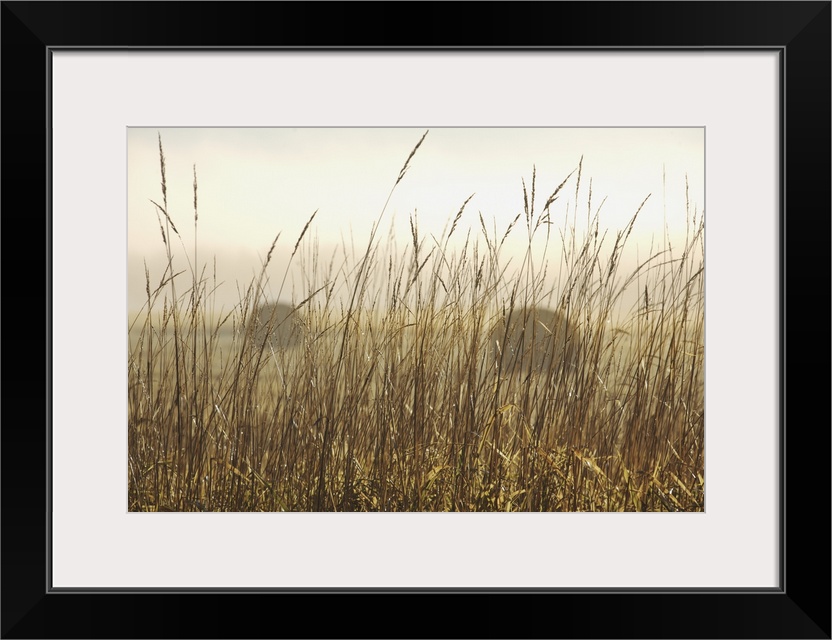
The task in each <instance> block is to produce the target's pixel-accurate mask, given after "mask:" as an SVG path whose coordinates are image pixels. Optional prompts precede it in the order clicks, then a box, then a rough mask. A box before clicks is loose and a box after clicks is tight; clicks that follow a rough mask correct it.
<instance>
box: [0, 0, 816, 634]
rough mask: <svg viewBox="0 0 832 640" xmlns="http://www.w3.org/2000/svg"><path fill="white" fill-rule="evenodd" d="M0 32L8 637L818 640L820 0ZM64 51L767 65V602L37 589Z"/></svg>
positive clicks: (138, 16) (355, 10)
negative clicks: (772, 484) (423, 53)
mask: <svg viewBox="0 0 832 640" xmlns="http://www.w3.org/2000/svg"><path fill="white" fill-rule="evenodd" d="M0 16H1V18H0V19H1V20H2V32H1V33H0V42H1V43H2V54H3V55H2V90H3V93H2V95H3V109H2V125H3V127H2V133H3V135H2V169H3V187H4V188H3V189H2V211H3V226H4V231H5V233H3V234H2V238H3V249H4V251H3V254H2V260H3V267H4V269H3V276H2V289H0V291H2V297H3V303H5V304H4V306H5V309H6V313H5V314H4V315H3V318H2V320H3V322H2V337H3V347H4V354H3V356H4V357H3V359H2V379H3V382H4V384H3V400H4V402H3V403H2V419H3V422H2V427H3V428H2V433H0V437H1V438H2V440H1V441H0V442H1V444H2V449H0V454H2V467H1V469H2V487H1V489H2V500H0V509H2V541H1V543H0V544H1V545H2V546H0V552H2V561H1V562H0V574H2V611H0V614H2V623H1V625H2V628H0V633H2V637H4V638H34V637H39V638H58V637H60V638H75V637H83V638H99V637H111V638H115V637H147V638H153V637H202V638H209V637H220V638H234V637H261V636H266V637H268V636H288V637H351V636H354V635H358V636H362V637H379V636H384V637H397V636H401V637H417V636H421V637H437V636H448V637H454V636H461V637H462V636H464V637H494V636H499V637H573V638H591V637H606V638H630V637H640V638H653V637H661V638H717V637H718V638H745V637H749V638H752V637H753V638H829V637H830V633H831V632H832V624H830V554H829V551H830V548H829V547H830V545H829V542H830V512H829V505H830V482H829V481H830V457H829V451H830V429H829V427H830V412H829V401H828V398H829V396H828V392H829V389H830V380H829V370H830V367H829V360H828V358H829V354H830V349H829V333H830V332H829V326H830V315H829V310H830V298H829V294H830V269H829V265H830V77H832V74H831V73H830V2H828V1H824V2H644V3H642V2H563V3H555V2H553V3H502V2H494V3H390V4H375V3H366V4H365V3H352V2H349V3H347V2H344V3H267V2H251V3H248V2H234V3H225V2H210V3H191V2H181V3H180V2H164V3H154V2H148V3H144V2H94V3H85V2H3V3H2V14H0ZM380 25H384V26H383V27H381V26H380ZM62 47H73V48H86V49H104V50H106V49H108V48H119V49H123V48H126V47H151V48H154V47H155V48H183V49H191V50H199V49H210V48H215V47H230V48H248V47H255V48H257V47H280V48H336V49H337V48H356V47H357V48H367V49H386V48H402V47H403V48H412V49H422V48H430V47H433V48H463V49H470V50H486V49H492V48H535V47H539V48H544V49H545V48H580V49H587V48H588V49H593V48H604V49H613V50H615V49H620V50H633V49H642V50H646V51H650V50H665V49H671V48H673V49H675V48H683V49H695V50H729V49H730V50H743V49H749V50H750V49H768V50H773V51H778V52H779V55H780V62H781V78H782V79H783V80H784V82H783V86H782V93H781V96H780V107H781V131H780V141H781V149H782V162H781V175H780V179H781V187H782V188H781V194H782V195H781V203H780V204H781V216H780V234H781V239H782V240H781V244H780V257H781V261H780V265H779V270H778V271H779V276H780V285H781V291H782V292H783V293H782V296H781V300H782V306H781V309H780V320H781V325H780V326H781V332H782V340H781V345H780V362H781V363H782V375H781V381H780V394H781V403H780V406H781V416H780V418H781V420H780V423H781V441H780V443H781V452H783V455H782V458H781V474H780V475H781V487H780V489H781V496H782V500H781V505H782V509H781V520H780V523H779V525H780V532H781V540H782V553H781V559H780V569H781V570H780V575H781V582H780V588H779V589H775V590H746V589H743V590H735V591H734V590H719V591H716V590H697V589H689V590H681V591H680V590H675V591H674V592H672V593H671V592H662V591H645V590H638V591H628V590H591V589H585V590H575V591H551V592H549V591H545V590H520V591H511V590H483V591H481V592H476V591H475V592H472V591H453V590H444V591H439V590H419V589H409V590H397V591H378V590H368V589H362V590H341V591H337V590H307V591H305V592H301V591H283V592H276V593H273V592H267V591H245V592H242V593H236V592H232V591H231V590H226V591H224V590H210V591H206V592H197V593H195V592H193V591H188V592H185V591H183V592H166V593H157V592H153V590H147V592H141V591H138V590H134V591H130V592H119V593H108V592H106V591H105V590H97V591H95V592H77V593H55V592H53V591H52V590H51V589H50V587H49V555H48V549H47V541H48V530H49V524H50V518H49V498H48V496H49V493H48V487H49V482H50V480H49V478H50V459H49V457H48V455H47V452H48V446H47V443H48V438H49V423H50V419H51V414H50V410H51V409H50V402H49V399H50V397H51V396H50V389H51V385H52V384H58V383H59V381H54V380H51V378H50V366H49V365H50V350H49V340H48V336H49V335H50V327H51V316H50V312H49V300H50V293H51V292H50V278H49V270H48V269H49V264H50V251H51V238H50V228H51V225H50V204H51V200H50V197H51V194H50V181H49V167H50V147H49V141H50V138H49V130H48V123H49V122H50V121H49V116H50V112H49V105H48V97H49V82H50V52H51V51H53V50H55V49H58V48H62ZM79 206H81V205H80V204H79ZM787 214H788V215H787ZM91 232H94V231H91ZM809 287H811V288H809ZM789 311H791V313H789ZM789 320H791V322H789ZM787 426H788V427H789V428H788V429H787ZM788 435H791V436H792V437H791V438H789V437H787V436H788ZM738 499H742V498H741V497H739V496H738ZM125 552H129V550H125ZM241 595H245V597H241ZM310 612H311V615H310Z"/></svg>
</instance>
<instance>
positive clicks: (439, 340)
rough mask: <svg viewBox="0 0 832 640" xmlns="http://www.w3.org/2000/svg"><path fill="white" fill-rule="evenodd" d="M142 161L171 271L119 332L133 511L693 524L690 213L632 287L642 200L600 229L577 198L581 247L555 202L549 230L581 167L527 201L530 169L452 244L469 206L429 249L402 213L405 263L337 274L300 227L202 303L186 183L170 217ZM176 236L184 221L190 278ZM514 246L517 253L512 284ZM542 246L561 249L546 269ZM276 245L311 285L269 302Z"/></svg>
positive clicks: (700, 295)
mask: <svg viewBox="0 0 832 640" xmlns="http://www.w3.org/2000/svg"><path fill="white" fill-rule="evenodd" d="M423 140H424V137H423V138H422V140H420V141H419V143H418V144H417V145H416V147H415V148H414V149H413V151H412V152H411V154H410V156H408V158H407V160H406V162H405V163H404V166H403V167H402V170H401V172H400V173H399V176H398V179H397V180H396V182H395V184H394V185H392V189H393V190H395V188H396V185H398V184H399V182H401V180H403V179H404V178H405V174H406V172H407V169H408V167H409V164H410V162H411V160H412V159H413V157H414V154H416V153H417V152H418V149H419V146H420V145H421V144H422V141H423ZM159 156H160V167H161V176H162V196H161V198H159V200H157V201H156V202H155V203H154V204H155V205H156V208H157V211H158V215H159V223H160V228H161V231H162V237H163V241H164V242H165V246H166V249H167V251H168V265H167V270H166V272H165V274H164V276H163V277H162V278H161V279H160V281H159V282H157V283H155V284H154V283H151V280H150V276H149V274H148V276H147V287H146V301H145V306H144V308H143V309H142V311H141V312H140V313H138V314H136V315H135V316H134V317H132V318H131V319H130V325H129V336H130V342H129V344H130V352H129V387H128V397H129V409H128V416H127V424H128V434H129V451H128V457H129V460H128V473H129V495H128V502H129V509H130V510H131V511H702V510H703V509H704V375H703V371H704V369H703V366H704V274H703V254H704V250H703V243H704V222H703V216H702V215H701V214H699V215H697V214H696V213H695V212H691V211H690V210H689V211H688V212H687V214H688V216H687V217H688V229H687V238H686V241H685V243H684V245H683V246H672V247H671V245H670V242H669V241H665V242H664V244H663V246H661V247H658V248H654V249H653V250H652V251H651V253H650V254H649V255H647V256H643V257H642V259H641V261H640V265H639V266H638V267H637V268H636V269H635V270H633V271H632V272H631V273H621V270H620V264H621V261H622V260H621V258H622V254H623V252H624V250H625V247H626V246H627V243H628V241H629V239H630V234H631V232H632V230H633V226H634V224H635V222H636V219H637V217H638V214H639V211H640V208H639V211H634V212H633V217H632V220H631V221H630V224H629V225H628V226H627V227H626V228H624V229H622V230H621V231H618V232H615V233H613V232H607V231H605V230H604V229H603V227H601V225H600V222H599V217H598V210H596V211H595V213H594V214H593V213H592V211H591V207H590V203H589V200H588V199H586V198H585V201H586V205H585V207H584V206H583V205H582V208H581V210H582V212H583V211H584V209H585V211H586V216H587V217H588V219H589V223H590V224H589V226H588V231H587V232H586V233H583V234H578V233H577V232H576V231H575V226H574V224H570V222H569V219H570V215H569V213H570V212H569V211H567V213H566V215H565V216H564V214H563V213H561V214H559V215H558V217H557V222H556V217H555V214H554V207H555V206H556V204H559V203H560V198H561V197H562V196H563V194H564V193H566V192H567V191H569V192H570V193H573V194H574V196H575V202H578V196H579V194H580V193H581V192H580V184H581V167H580V165H578V167H576V169H575V170H574V171H573V172H572V173H571V174H570V175H569V176H567V177H566V178H565V179H563V181H562V182H561V183H560V184H559V186H557V187H556V188H553V189H552V190H551V191H552V192H551V195H549V197H547V199H546V200H545V201H543V202H544V204H543V206H542V207H541V206H539V205H540V202H536V199H537V196H536V195H535V191H536V189H537V184H536V182H537V177H536V176H534V175H533V176H532V178H531V180H530V181H529V182H528V185H527V184H526V183H525V182H524V185H523V196H524V202H525V206H524V211H523V212H521V213H520V214H519V215H518V217H517V218H515V220H514V221H513V222H512V223H511V225H509V226H508V228H506V229H500V230H489V228H488V225H487V224H486V222H485V220H483V218H482V216H480V217H479V227H478V228H477V229H476V230H475V231H467V232H465V233H464V234H463V232H462V230H461V228H460V225H459V222H460V220H461V219H462V217H463V213H464V212H466V205H467V201H466V203H465V204H462V206H461V208H460V209H459V213H458V214H457V215H456V217H455V219H454V220H453V223H452V224H451V225H449V228H448V229H446V230H445V231H444V232H443V233H442V234H441V235H440V236H434V235H431V234H429V233H428V234H426V233H423V232H422V231H421V230H420V229H419V224H418V220H417V219H416V218H415V217H414V218H412V219H411V225H410V228H411V237H410V238H409V239H408V248H407V250H406V251H404V250H399V251H390V250H385V247H387V246H389V245H388V242H387V239H386V238H384V239H383V241H382V240H381V239H380V238H379V237H378V236H377V235H376V232H375V231H374V232H373V233H371V234H370V237H369V238H367V239H366V248H365V249H364V250H363V253H361V252H359V253H357V254H354V253H351V252H349V251H347V250H346V248H345V249H344V251H343V255H342V257H341V258H340V259H339V261H337V262H336V261H335V259H334V258H331V257H330V256H321V255H319V252H318V248H317V247H316V246H315V244H314V243H312V242H310V241H309V240H308V238H307V231H308V229H309V227H310V225H311V224H312V223H313V219H314V215H313V216H312V218H310V220H309V221H308V222H307V223H306V226H305V227H304V230H303V232H302V233H301V234H300V237H298V238H296V239H292V240H291V241H283V242H282V241H281V239H280V235H278V237H277V238H275V241H274V243H272V245H271V248H270V249H269V251H268V255H267V257H266V258H265V260H264V262H263V265H262V270H261V272H260V274H259V276H258V277H255V278H254V279H253V280H252V282H251V283H250V284H249V285H248V287H247V288H246V290H245V291H243V292H242V293H241V295H240V301H239V304H238V305H237V306H236V307H234V308H233V309H230V310H218V309H217V308H216V306H215V304H214V301H213V298H212V291H214V290H215V289H216V286H217V283H216V282H215V281H214V280H213V279H212V277H211V276H210V275H206V271H207V270H208V267H203V268H200V267H199V266H198V265H199V263H198V261H197V260H198V258H199V257H200V256H199V253H198V245H197V240H196V237H197V228H198V215H197V182H196V175H195V176H194V185H193V191H194V214H193V219H192V220H189V221H187V222H186V221H184V220H173V219H172V217H171V216H170V215H169V212H168V210H167V189H168V185H167V183H166V180H165V160H164V153H163V149H162V143H161V140H160V144H159ZM527 186H528V189H527V188H526V187H527ZM392 193H393V191H391V195H392ZM538 195H539V194H538ZM645 195H646V194H645ZM388 202H389V198H388ZM574 206H575V209H576V210H577V208H578V205H574ZM384 213H385V212H384V211H381V212H379V219H378V221H377V224H376V226H375V227H374V229H375V230H376V231H377V230H378V228H379V223H380V222H381V219H382V216H384ZM175 223H176V224H179V225H180V226H184V225H185V224H188V225H190V224H193V232H194V238H193V245H190V244H189V245H188V247H189V250H188V251H187V260H185V261H184V264H178V263H177V261H176V260H175V259H174V257H173V251H172V249H171V244H172V243H173V244H175V245H177V250H179V249H184V248H185V247H186V243H185V241H184V240H183V239H182V237H181V236H180V232H179V230H178V229H177V228H176V226H175ZM517 234H520V235H522V237H523V238H528V244H529V249H528V251H527V252H526V256H525V258H523V261H522V264H520V265H519V268H518V264H517V262H516V259H515V260H514V261H513V262H512V263H511V270H509V268H508V262H509V261H508V260H506V258H505V257H504V256H503V253H502V251H501V250H502V249H503V246H504V243H505V241H506V239H507V238H509V237H513V236H514V235H517ZM579 235H580V236H581V237H579ZM460 236H461V239H462V242H458V240H460ZM452 239H453V240H454V242H453V243H452V242H451V240H452ZM541 240H542V241H543V242H544V244H545V247H546V251H545V255H551V256H557V258H551V259H550V261H549V262H548V263H545V264H546V266H545V268H542V267H541V265H540V264H537V262H540V260H539V257H538V255H537V254H536V253H535V252H534V251H533V246H539V244H540V242H541ZM189 242H190V241H189ZM180 243H181V247H180ZM458 247H462V248H461V249H460V248H458ZM276 248H278V249H279V250H281V251H285V252H286V253H287V254H290V256H291V259H290V263H292V264H294V265H296V266H299V267H300V271H301V272H302V273H303V274H304V276H303V277H304V284H303V290H302V291H301V292H298V291H293V292H292V295H293V296H294V305H292V306H289V307H278V306H269V305H270V296H269V295H268V292H274V291H275V290H276V291H278V293H282V292H283V289H284V283H285V278H284V282H281V283H275V282H271V281H270V278H269V275H268V273H269V271H268V267H269V264H270V262H271V259H272V256H273V252H274V251H275V250H276ZM547 269H548V272H547ZM552 283H553V284H552ZM633 290H635V291H637V292H638V297H639V302H638V303H637V304H636V305H634V306H633V307H632V308H628V309H626V310H625V312H623V313H622V312H621V310H620V308H621V301H622V298H623V295H624V292H625V291H633ZM272 311H274V313H272Z"/></svg>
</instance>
